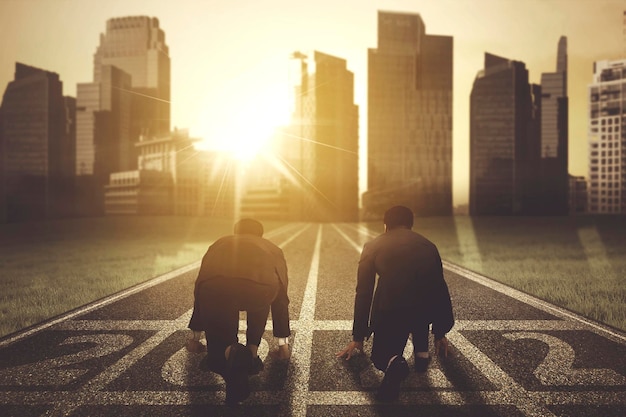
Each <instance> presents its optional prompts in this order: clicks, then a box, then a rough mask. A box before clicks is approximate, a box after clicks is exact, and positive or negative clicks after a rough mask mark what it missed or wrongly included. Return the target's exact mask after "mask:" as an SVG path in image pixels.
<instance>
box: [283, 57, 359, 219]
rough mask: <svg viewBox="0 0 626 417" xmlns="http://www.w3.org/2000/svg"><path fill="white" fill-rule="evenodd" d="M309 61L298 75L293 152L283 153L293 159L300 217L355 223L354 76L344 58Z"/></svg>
mask: <svg viewBox="0 0 626 417" xmlns="http://www.w3.org/2000/svg"><path fill="white" fill-rule="evenodd" d="M313 59H314V62H313V64H314V70H312V71H311V73H307V72H304V73H303V74H302V82H301V84H300V86H299V87H298V88H297V94H296V96H297V97H296V111H295V114H294V116H295V118H296V125H297V127H296V129H295V131H294V136H295V137H294V138H292V141H291V143H292V144H294V145H295V146H294V147H295V148H297V150H299V152H297V151H296V152H291V151H292V150H293V149H291V151H290V150H289V149H285V150H284V151H285V153H286V154H291V155H292V156H293V155H296V158H295V160H292V161H289V164H290V165H291V166H292V167H294V168H296V169H297V170H298V171H299V173H298V174H297V178H298V179H300V180H301V183H300V190H299V191H300V194H301V195H302V196H303V197H304V199H305V201H303V202H302V206H301V207H302V208H301V216H300V218H301V219H306V220H322V221H356V220H358V204H359V194H358V141H359V137H358V107H357V106H356V105H355V104H354V74H353V73H352V72H350V71H348V69H347V64H346V60H345V59H341V58H337V57H334V56H332V55H328V54H324V53H321V52H318V51H315V52H314V57H313ZM307 68H308V67H307V66H303V69H304V71H307ZM287 159H289V157H287ZM294 191H296V190H294ZM296 192H297V191H296Z"/></svg>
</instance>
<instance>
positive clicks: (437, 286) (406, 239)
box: [352, 228, 454, 341]
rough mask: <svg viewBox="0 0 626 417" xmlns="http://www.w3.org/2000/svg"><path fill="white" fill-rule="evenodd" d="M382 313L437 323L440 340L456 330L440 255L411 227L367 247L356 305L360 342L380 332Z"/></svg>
mask: <svg viewBox="0 0 626 417" xmlns="http://www.w3.org/2000/svg"><path fill="white" fill-rule="evenodd" d="M377 275H378V277H379V278H378V284H377V285H376V291H374V287H375V284H376V276H377ZM381 311H401V312H406V313H407V319H409V317H412V319H419V320H420V321H426V322H428V323H432V325H433V326H432V332H433V333H434V334H435V337H437V338H440V337H443V336H444V335H445V334H446V333H447V332H449V331H450V329H451V328H452V326H453V325H454V317H453V314H452V303H451V301H450V293H449V292H448V286H447V285H446V282H445V280H444V278H443V268H442V265H441V257H440V256H439V251H438V250H437V247H436V246H435V245H434V244H433V243H432V242H431V241H429V240H428V239H426V238H425V237H424V236H422V235H420V234H418V233H415V232H413V231H411V230H409V229H406V228H395V229H392V230H388V231H387V232H385V233H383V234H382V235H380V236H378V237H376V238H375V239H374V240H372V241H370V242H368V243H366V244H365V246H364V247H363V252H362V253H361V259H360V261H359V268H358V273H357V287H356V297H355V300H354V325H353V329H352V334H353V338H354V340H356V341H362V340H363V339H364V338H366V337H369V336H370V335H371V333H372V331H374V332H375V331H376V315H377V313H379V312H381Z"/></svg>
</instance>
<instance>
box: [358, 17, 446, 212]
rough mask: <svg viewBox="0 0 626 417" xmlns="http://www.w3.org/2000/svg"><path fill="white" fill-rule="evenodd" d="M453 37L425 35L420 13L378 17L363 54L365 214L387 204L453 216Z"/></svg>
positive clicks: (383, 208) (377, 210)
mask: <svg viewBox="0 0 626 417" xmlns="http://www.w3.org/2000/svg"><path fill="white" fill-rule="evenodd" d="M452 50H453V39H452V37H451V36H437V35H427V34H426V29H425V26H424V22H423V21H422V18H421V17H420V15H419V14H406V13H392V12H382V11H379V12H378V48H377V49H369V50H368V181H367V185H368V190H367V193H365V194H364V196H363V205H364V209H365V213H366V216H367V217H374V218H380V217H381V216H382V213H383V212H384V210H385V209H386V208H388V207H389V206H390V205H396V204H403V205H406V206H408V207H410V208H411V209H413V211H414V212H415V214H416V215H450V214H452Z"/></svg>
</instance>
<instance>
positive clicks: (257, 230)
mask: <svg viewBox="0 0 626 417" xmlns="http://www.w3.org/2000/svg"><path fill="white" fill-rule="evenodd" d="M235 234H236V235H255V236H259V237H262V236H263V225H262V224H261V222H259V221H257V220H254V219H241V220H239V221H238V222H237V223H235Z"/></svg>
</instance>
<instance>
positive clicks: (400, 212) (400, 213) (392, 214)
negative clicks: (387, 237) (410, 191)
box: [383, 206, 413, 230]
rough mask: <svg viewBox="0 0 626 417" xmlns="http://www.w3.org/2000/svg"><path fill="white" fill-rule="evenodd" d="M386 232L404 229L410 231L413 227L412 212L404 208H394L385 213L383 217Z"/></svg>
mask: <svg viewBox="0 0 626 417" xmlns="http://www.w3.org/2000/svg"><path fill="white" fill-rule="evenodd" d="M383 223H385V227H386V230H392V229H396V228H398V227H405V228H407V229H410V228H412V227H413V212H412V211H411V209H410V208H408V207H405V206H394V207H392V208H390V209H389V210H387V211H386V212H385V216H384V217H383Z"/></svg>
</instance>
